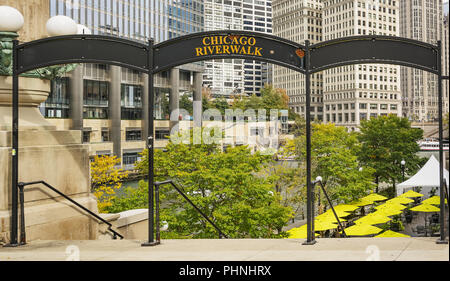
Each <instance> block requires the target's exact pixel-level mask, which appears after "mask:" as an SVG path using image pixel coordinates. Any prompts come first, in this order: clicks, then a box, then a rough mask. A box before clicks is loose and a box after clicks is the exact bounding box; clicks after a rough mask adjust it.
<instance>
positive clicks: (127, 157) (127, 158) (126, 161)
mask: <svg viewBox="0 0 450 281" xmlns="http://www.w3.org/2000/svg"><path fill="white" fill-rule="evenodd" d="M138 160H140V155H139V152H124V153H123V155H122V162H123V165H134V163H136V161H138Z"/></svg>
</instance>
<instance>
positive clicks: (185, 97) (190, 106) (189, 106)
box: [179, 94, 194, 115]
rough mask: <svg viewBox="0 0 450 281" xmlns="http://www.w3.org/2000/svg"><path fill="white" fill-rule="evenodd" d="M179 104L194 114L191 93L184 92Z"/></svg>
mask: <svg viewBox="0 0 450 281" xmlns="http://www.w3.org/2000/svg"><path fill="white" fill-rule="evenodd" d="M179 106H180V108H183V109H185V110H186V111H187V112H189V114H190V115H192V114H193V112H194V109H193V103H192V101H191V99H190V98H189V95H187V94H184V95H182V96H181V98H180V105H179Z"/></svg>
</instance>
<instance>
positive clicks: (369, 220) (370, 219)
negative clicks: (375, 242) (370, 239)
mask: <svg viewBox="0 0 450 281" xmlns="http://www.w3.org/2000/svg"><path fill="white" fill-rule="evenodd" d="M390 220H392V219H391V218H389V217H388V216H386V215H383V214H381V213H377V212H374V213H371V214H368V215H367V216H364V217H362V218H360V219H357V220H355V223H356V224H361V223H362V224H369V225H374V224H380V223H385V222H388V221H390Z"/></svg>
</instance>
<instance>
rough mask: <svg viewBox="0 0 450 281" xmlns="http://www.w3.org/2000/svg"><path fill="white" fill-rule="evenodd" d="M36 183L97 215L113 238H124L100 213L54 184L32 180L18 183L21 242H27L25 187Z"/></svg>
mask: <svg viewBox="0 0 450 281" xmlns="http://www.w3.org/2000/svg"><path fill="white" fill-rule="evenodd" d="M34 184H43V185H44V186H46V187H48V188H49V189H51V190H52V191H54V192H56V193H58V194H59V195H61V196H62V197H64V198H65V199H67V200H69V201H70V202H71V203H73V204H75V205H76V206H77V207H79V208H81V209H83V210H84V211H86V212H87V213H88V214H90V215H91V216H93V217H95V218H96V219H97V220H99V221H101V222H103V223H104V224H106V225H108V231H111V232H112V234H113V239H117V236H119V237H120V239H123V236H122V235H121V234H120V233H118V232H116V231H115V230H113V229H112V224H111V223H109V222H107V221H106V220H105V219H103V218H102V217H100V216H99V215H97V214H96V213H94V212H92V211H91V210H89V209H87V208H86V207H84V206H83V205H81V204H79V203H78V202H76V201H74V200H73V199H71V198H70V197H68V196H67V195H65V194H64V193H62V192H61V191H59V190H57V189H56V188H54V187H53V186H51V185H50V184H48V183H46V182H45V181H32V182H19V183H18V187H19V191H20V197H21V198H20V203H21V205H22V206H21V210H22V212H21V225H20V242H21V244H25V243H26V239H25V214H24V211H23V209H24V206H23V204H24V203H23V202H24V198H23V188H24V187H25V186H27V185H34Z"/></svg>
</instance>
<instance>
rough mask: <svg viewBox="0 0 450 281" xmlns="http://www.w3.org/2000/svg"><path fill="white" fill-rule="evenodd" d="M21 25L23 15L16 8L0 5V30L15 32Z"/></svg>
mask: <svg viewBox="0 0 450 281" xmlns="http://www.w3.org/2000/svg"><path fill="white" fill-rule="evenodd" d="M23 25H24V19H23V15H22V14H21V13H20V12H19V11H18V10H17V9H15V8H13V7H9V6H0V32H17V31H19V30H20V29H21V28H22V27H23Z"/></svg>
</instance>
